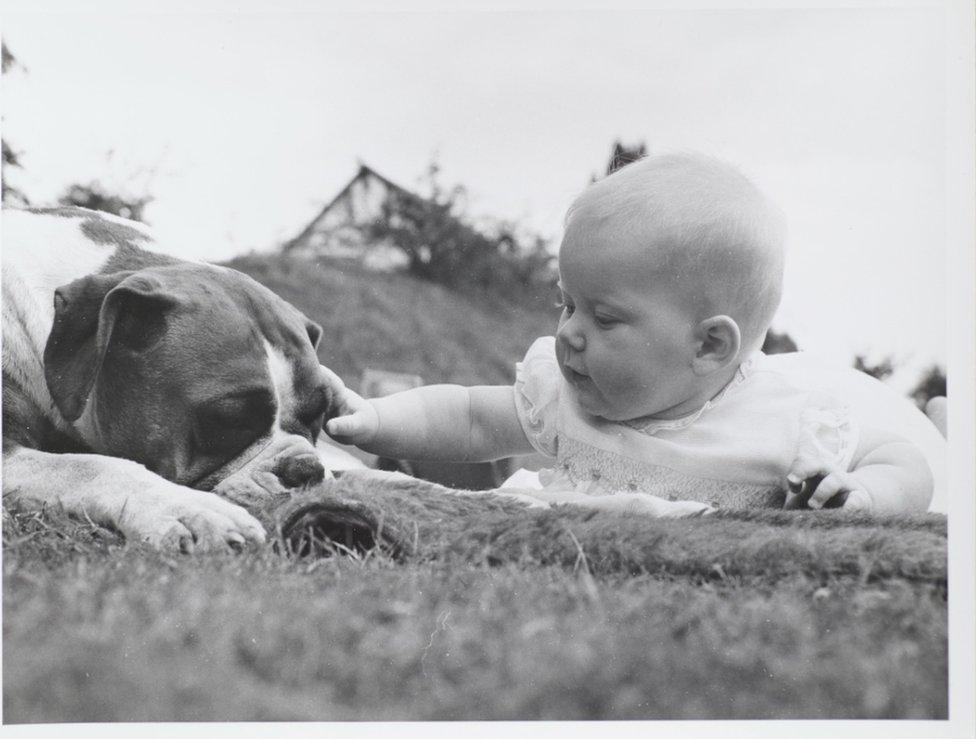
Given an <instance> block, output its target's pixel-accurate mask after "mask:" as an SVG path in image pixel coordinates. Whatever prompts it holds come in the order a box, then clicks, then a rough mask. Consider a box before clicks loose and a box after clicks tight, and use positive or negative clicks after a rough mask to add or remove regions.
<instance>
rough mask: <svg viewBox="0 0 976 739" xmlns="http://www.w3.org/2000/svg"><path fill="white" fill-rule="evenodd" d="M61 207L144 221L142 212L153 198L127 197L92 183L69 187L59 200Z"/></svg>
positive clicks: (146, 196) (147, 196) (94, 182)
mask: <svg viewBox="0 0 976 739" xmlns="http://www.w3.org/2000/svg"><path fill="white" fill-rule="evenodd" d="M58 202H59V203H61V205H77V206H79V207H81V208H90V209H91V210H101V211H104V212H106V213H112V214H114V215H117V216H120V217H122V218H128V219H129V220H131V221H142V220H143V217H142V211H143V209H144V208H145V207H146V205H148V204H149V203H151V202H152V197H151V196H149V195H144V196H143V197H126V196H124V195H116V194H113V193H110V192H108V191H107V190H106V189H105V188H104V187H103V186H102V185H100V184H99V183H98V182H96V181H94V180H93V181H92V182H90V183H88V184H87V185H78V184H76V185H69V186H68V188H67V189H66V190H65V191H64V194H63V195H61V197H60V198H58Z"/></svg>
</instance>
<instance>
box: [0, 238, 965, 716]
mask: <svg viewBox="0 0 976 739" xmlns="http://www.w3.org/2000/svg"><path fill="white" fill-rule="evenodd" d="M233 266H235V267H237V268H239V269H242V270H244V271H246V272H248V273H249V274H251V275H252V276H254V277H255V278H256V279H258V280H260V281H262V282H264V283H265V284H267V285H268V286H269V287H271V288H272V289H274V290H276V291H277V292H279V293H280V294H281V295H283V297H285V298H286V299H288V300H289V301H291V302H293V303H294V304H295V305H297V306H298V307H299V308H300V309H302V310H303V311H304V312H305V313H306V314H307V315H308V316H309V317H311V318H312V319H313V320H315V321H317V322H319V323H321V324H322V325H323V328H324V338H323V341H322V344H321V346H320V347H319V356H320V358H321V359H322V361H323V362H325V363H326V364H328V365H329V366H330V367H332V368H333V369H334V370H335V371H337V372H338V373H339V374H340V375H341V376H342V377H343V378H345V379H346V381H347V382H348V383H350V384H351V385H353V386H354V387H355V386H357V383H358V379H359V376H360V374H361V372H362V370H363V369H364V368H366V367H372V368H375V369H387V370H394V371H400V372H411V373H415V374H419V375H421V376H422V377H423V378H424V379H425V380H426V381H428V382H443V381H451V382H465V383H480V382H511V380H512V379H513V376H514V363H515V361H517V360H518V359H519V358H520V357H521V356H522V353H524V351H525V349H526V348H527V347H528V346H529V344H530V343H531V341H532V339H533V338H535V337H536V336H539V335H543V334H545V333H551V331H552V330H553V326H554V325H555V314H554V312H553V311H552V310H551V309H549V308H546V307H545V306H544V305H540V307H538V308H537V309H534V310H532V309H529V308H526V307H525V306H521V307H516V306H506V305H503V304H500V303H498V302H493V301H492V300H490V299H488V298H485V297H483V296H482V297H480V298H475V297H474V296H461V295H458V294H456V293H452V292H450V291H448V290H445V289H443V288H440V287H437V286H434V285H431V284H429V283H422V282H420V281H418V280H414V279H411V278H409V277H406V276H403V275H378V274H375V273H365V272H362V271H361V270H357V269H356V268H355V267H352V266H348V265H346V266H339V265H332V266H328V267H326V268H322V269H319V268H317V267H315V266H310V265H308V264H307V263H297V262H292V261H288V260H280V259H275V258H270V257H269V258H265V257H250V258H246V259H240V260H236V261H235V262H234V263H233ZM325 487H328V485H326V486H325ZM326 492H327V493H329V494H334V495H335V496H337V498H340V499H342V500H345V501H352V502H353V503H355V504H356V505H358V506H360V509H361V510H362V511H363V512H365V514H368V516H369V517H370V519H371V520H372V521H373V522H374V523H375V524H377V526H378V527H379V526H382V527H383V529H384V535H383V536H379V532H377V538H380V539H383V540H384V541H386V540H390V541H393V542H394V543H395V544H396V546H395V547H388V546H386V545H384V546H383V547H382V548H380V549H373V550H371V551H368V552H365V553H363V552H359V553H354V554H349V553H346V554H337V555H334V556H329V557H322V556H306V557H297V556H294V555H292V554H289V553H287V551H285V550H283V548H281V547H279V548H277V549H275V548H274V547H273V546H271V545H268V546H267V547H265V548H262V549H260V550H251V551H247V552H245V553H243V554H240V555H231V554H228V555H225V556H177V557H169V556H161V555H159V554H157V553H153V552H149V551H145V550H142V549H140V548H139V547H136V546H129V545H126V544H125V543H124V542H123V541H122V540H121V539H120V538H119V537H118V536H116V535H115V534H113V533H112V532H108V531H105V530H102V529H98V528H96V527H94V526H92V525H90V524H89V523H87V522H79V521H73V520H69V519H67V518H66V517H65V516H64V515H63V514H60V513H58V512H56V511H47V512H45V513H44V514H43V515H40V514H38V513H31V512H18V511H8V510H5V511H4V518H3V697H4V708H3V713H4V715H3V719H4V721H5V722H7V723H23V722H85V721H157V720H187V721H210V720H229V721H248V720H262V721H275V720H392V719H404V720H406V719H471V720H475V719H657V718H662V719H663V718H675V719H677V718H753V719H755V718H944V717H945V716H946V713H947V660H948V654H947V623H946V621H947V616H946V603H947V590H946V524H945V518H944V517H942V516H938V515H924V516H915V517H907V518H904V519H879V520H872V519H870V518H866V517H863V516H862V517H857V516H853V515H850V514H845V513H843V512H842V511H821V512H790V513H786V512H777V511H760V512H752V513H738V514H736V513H723V514H719V515H717V516H714V517H710V518H703V519H694V520H684V521H654V520H646V519H634V518H626V517H621V516H613V515H609V514H604V515H599V516H594V515H592V514H586V513H584V512H582V511H579V510H578V509H572V508H563V509H558V510H552V511H538V510H526V509H523V508H521V507H519V506H517V505H515V504H512V503H505V502H501V501H498V500H492V499H486V498H459V497H457V496H450V495H446V494H445V493H444V491H443V490H442V489H438V488H435V487H433V486H427V487H424V486H416V487H415V488H403V487H402V486H401V487H400V488H397V486H396V485H392V484H388V485H367V484H357V483H356V480H355V478H347V477H343V478H342V479H341V480H340V481H339V483H338V486H337V487H334V488H332V489H330V490H327V491H326ZM270 522H271V519H270V518H269V523H270Z"/></svg>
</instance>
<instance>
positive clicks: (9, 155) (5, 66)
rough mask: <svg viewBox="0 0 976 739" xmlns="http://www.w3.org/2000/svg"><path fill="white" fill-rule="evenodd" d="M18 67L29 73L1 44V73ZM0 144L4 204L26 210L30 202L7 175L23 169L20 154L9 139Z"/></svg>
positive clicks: (0, 186) (1, 184)
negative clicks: (11, 171) (0, 147)
mask: <svg viewBox="0 0 976 739" xmlns="http://www.w3.org/2000/svg"><path fill="white" fill-rule="evenodd" d="M17 67H20V68H21V69H23V70H24V71H27V70H26V68H25V67H24V66H23V65H22V64H21V63H20V62H18V61H17V57H15V56H14V55H13V53H12V52H11V51H10V49H9V48H8V47H7V44H6V42H2V43H0V71H2V72H3V74H7V73H9V72H10V71H12V70H13V69H15V68H17ZM0 144H2V149H3V162H2V165H0V189H2V190H3V204H4V205H13V206H17V207H20V208H26V207H27V206H29V205H30V200H29V199H28V198H27V196H26V195H25V194H24V193H23V191H22V190H20V189H19V188H17V187H14V186H13V185H11V184H10V183H9V182H8V180H7V173H8V172H9V168H10V167H16V168H17V169H23V165H22V164H21V163H20V152H17V151H15V150H14V148H13V147H12V146H11V145H10V143H9V142H8V141H7V139H4V140H3V141H2V142H0Z"/></svg>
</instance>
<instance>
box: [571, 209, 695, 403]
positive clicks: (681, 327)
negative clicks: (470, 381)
mask: <svg viewBox="0 0 976 739" xmlns="http://www.w3.org/2000/svg"><path fill="white" fill-rule="evenodd" d="M576 221H582V224H580V223H577V222H576ZM631 242H634V239H629V238H628V237H627V236H626V235H622V234H619V233H617V232H616V230H615V229H613V228H612V227H607V226H605V225H602V226H601V225H598V226H594V225H592V224H590V223H587V219H585V218H575V219H573V220H571V221H570V223H569V224H568V225H567V230H566V235H565V237H564V238H563V243H562V246H561V248H560V253H559V274H560V286H561V289H562V295H563V306H564V307H563V312H562V315H561V316H560V319H559V329H558V331H557V333H556V357H557V359H558V361H559V367H560V369H561V371H562V374H563V377H565V378H566V381H567V382H568V383H569V385H570V386H571V387H572V388H573V390H574V391H575V394H576V398H577V400H578V401H579V404H580V406H581V407H582V408H583V410H585V411H586V412H587V413H590V414H591V415H594V416H599V417H601V418H605V419H607V420H610V421H628V420H633V419H636V418H641V417H644V416H656V417H658V418H677V417H679V416H682V415H685V414H686V413H690V412H692V411H694V410H696V407H694V404H695V402H696V401H695V398H697V397H698V396H699V395H700V392H701V388H702V384H701V379H700V378H699V377H698V376H696V375H695V374H694V373H693V372H692V370H691V362H692V359H693V358H694V355H695V351H696V345H695V336H694V327H695V321H694V317H693V316H692V314H691V312H690V310H688V308H687V307H685V306H683V305H682V304H681V303H680V302H679V301H678V300H677V299H676V297H675V296H676V291H677V290H678V289H679V288H678V287H677V285H676V284H675V282H674V281H673V280H669V278H668V275H667V272H666V270H663V271H662V270H661V269H660V267H661V265H657V264H655V257H654V254H653V250H651V252H650V253H649V252H648V250H647V248H646V244H637V243H631Z"/></svg>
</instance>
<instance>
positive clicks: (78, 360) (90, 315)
mask: <svg viewBox="0 0 976 739" xmlns="http://www.w3.org/2000/svg"><path fill="white" fill-rule="evenodd" d="M176 302H177V301H176V298H175V297H174V296H173V295H171V294H170V293H168V292H166V291H165V290H164V289H163V287H162V286H161V285H160V283H159V282H158V281H157V280H156V279H155V278H153V277H152V276H151V275H146V274H140V273H134V272H115V273H113V274H107V275H90V276H88V277H83V278H82V279H80V280H75V281H74V282H71V283H68V284H67V285H64V286H63V287H60V288H58V289H57V290H56V291H55V293H54V326H53V327H52V329H51V334H50V336H48V340H47V344H46V345H45V347H44V379H45V380H46V382H47V387H48V390H49V392H50V393H51V398H52V399H53V400H54V404H55V405H56V406H57V407H58V410H59V411H61V415H63V416H64V418H65V419H66V420H68V421H74V420H77V419H78V417H79V416H80V415H81V413H82V411H83V410H84V407H85V403H86V401H87V400H88V396H89V394H90V393H91V389H92V387H93V386H94V384H95V378H96V377H97V376H98V371H99V369H100V368H101V365H102V360H103V358H104V357H105V352H106V351H107V349H108V347H109V344H110V343H113V342H114V343H119V344H122V345H124V346H126V347H127V348H129V349H131V350H133V351H141V350H143V349H146V348H148V347H150V346H152V344H154V343H155V341H156V340H158V338H159V337H160V336H161V334H162V331H163V329H164V328H165V317H164V316H165V312H166V310H167V309H169V308H170V307H172V306H173V305H175V304H176Z"/></svg>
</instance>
